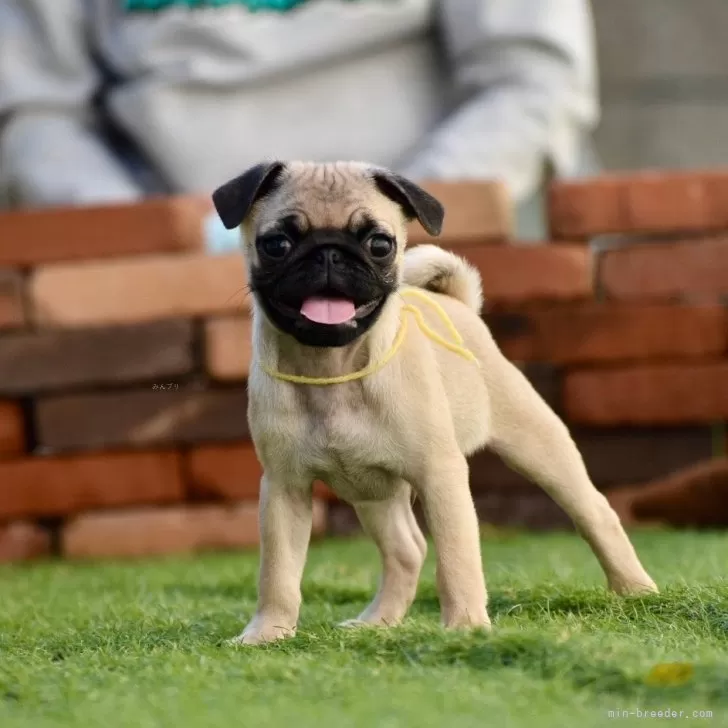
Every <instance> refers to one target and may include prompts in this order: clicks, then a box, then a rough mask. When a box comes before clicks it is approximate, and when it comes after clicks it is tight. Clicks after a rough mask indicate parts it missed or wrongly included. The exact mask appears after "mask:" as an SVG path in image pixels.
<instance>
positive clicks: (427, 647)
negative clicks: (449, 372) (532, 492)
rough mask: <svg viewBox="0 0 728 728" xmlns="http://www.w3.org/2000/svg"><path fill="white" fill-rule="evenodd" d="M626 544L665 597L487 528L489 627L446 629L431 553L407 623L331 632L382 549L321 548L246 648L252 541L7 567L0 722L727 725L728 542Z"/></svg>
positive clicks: (35, 725)
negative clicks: (666, 717) (656, 718)
mask: <svg viewBox="0 0 728 728" xmlns="http://www.w3.org/2000/svg"><path fill="white" fill-rule="evenodd" d="M633 540H634V542H635V545H636V547H637V549H638V551H639V553H640V555H641V557H642V559H643V562H644V563H645V566H646V567H647V569H648V570H649V571H650V572H651V573H652V576H653V577H654V578H655V579H656V580H657V581H658V583H659V585H660V587H661V588H662V589H663V592H662V594H660V595H655V596H650V597H646V598H642V599H626V600H625V599H620V598H618V597H615V596H612V595H610V594H608V593H607V592H606V591H605V590H604V588H603V578H602V575H601V572H600V570H599V568H598V566H597V563H596V560H595V559H594V557H593V556H592V555H591V552H589V550H588V549H587V547H586V546H585V545H584V544H583V543H582V542H581V541H580V540H579V539H578V538H577V537H576V536H573V535H571V534H566V533H564V534H547V535H537V534H532V535H518V534H500V535H498V534H495V535H492V536H489V537H486V538H485V540H484V561H485V565H486V575H487V578H488V584H489V589H490V595H491V601H490V612H491V617H492V618H493V622H494V631H493V633H492V634H491V635H486V634H484V633H470V634H465V633H446V632H445V631H443V630H442V629H441V628H440V627H439V626H438V605H437V597H436V593H435V589H434V586H433V566H432V554H430V556H429V557H428V563H427V566H426V569H425V572H424V574H423V579H422V584H421V588H420V592H419V597H418V599H417V602H416V603H415V605H414V607H413V609H412V612H411V616H410V618H408V620H407V621H406V623H405V624H404V625H403V626H401V627H399V628H396V629H391V630H387V631H376V630H371V629H367V630H356V631H342V630H337V629H334V628H333V626H332V625H333V624H334V623H335V622H336V621H337V620H341V619H344V618H347V617H353V616H355V615H356V614H357V613H358V611H359V610H360V609H361V608H362V607H363V606H364V605H365V603H366V602H367V600H368V598H369V597H370V596H371V594H372V590H373V589H374V588H375V586H376V581H377V576H378V563H377V555H376V552H375V550H374V547H373V546H372V545H371V544H369V543H368V542H366V541H351V542H338V543H337V542H328V543H325V544H320V545H315V546H314V547H312V550H311V553H310V557H309V562H308V566H307V571H306V575H305V579H304V589H303V591H304V606H303V611H302V618H301V622H300V627H299V634H298V636H297V637H296V638H294V639H293V640H290V641H288V642H284V643H279V644H276V645H274V646H269V647H263V648H242V649H234V648H230V647H227V646H225V645H224V640H225V639H226V638H228V637H231V636H233V635H234V634H236V633H237V632H239V630H240V629H241V628H242V626H243V624H244V622H245V620H246V619H247V617H248V616H249V615H250V613H251V610H252V609H253V606H254V599H255V578H256V571H257V555H256V554H254V553H251V554H244V555H240V554H235V555H210V556H205V557H197V558H189V559H174V560H166V561H159V560H158V561H155V562H153V563H144V564H139V563H125V564H112V565H109V564H106V565H103V564H93V565H90V564H85V565H84V564H78V565H69V564H43V565H38V566H35V567H32V568H28V567H25V568H20V567H6V568H4V569H0V726H2V728H21V727H22V728H31V727H32V728H47V727H48V728H49V727H51V726H53V727H54V728H55V727H60V726H83V727H84V728H94V727H95V726H108V727H110V728H122V727H123V728H147V727H151V726H154V727H155V728H156V727H157V726H173V727H174V728H188V727H189V726H201V727H204V728H215V727H216V726H236V727H238V726H239V727H241V728H247V727H248V726H255V727H258V726H279V725H280V726H284V727H286V728H289V727H290V728H308V727H309V726H310V727H311V728H325V727H328V726H335V727H336V728H348V727H350V726H357V727H359V726H362V727H366V728H395V727H400V726H416V727H417V728H427V727H429V726H433V728H434V727H437V728H445V727H447V728H450V727H451V726H454V727H456V728H459V727H460V726H478V727H481V726H496V727H500V726H546V727H549V726H554V728H556V727H558V728H562V727H563V726H608V725H609V726H611V725H645V721H644V719H642V720H639V719H637V718H628V717H627V718H621V719H617V718H610V717H609V712H608V711H635V710H638V709H639V710H653V709H654V710H664V709H666V708H667V709H671V710H676V711H679V710H683V711H685V716H686V717H685V718H683V720H682V721H679V723H680V724H682V725H688V724H689V725H693V724H699V725H710V726H728V580H727V579H726V567H727V566H728V534H721V533H706V534H694V533H667V532H657V531H655V532H643V533H638V534H634V535H633ZM669 662H682V663H690V664H691V665H692V666H693V667H694V672H693V675H692V677H691V678H690V679H689V680H688V682H687V683H684V684H681V685H651V684H649V681H647V680H646V676H647V675H648V674H649V671H650V670H651V669H652V667H653V666H654V665H656V664H659V663H669ZM694 710H703V711H712V713H713V715H712V719H708V718H704V719H702V720H693V719H692V711H694Z"/></svg>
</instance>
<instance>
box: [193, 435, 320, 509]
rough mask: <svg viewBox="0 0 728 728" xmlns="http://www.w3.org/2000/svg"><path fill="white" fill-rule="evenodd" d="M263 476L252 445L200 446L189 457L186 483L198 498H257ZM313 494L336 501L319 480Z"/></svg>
mask: <svg viewBox="0 0 728 728" xmlns="http://www.w3.org/2000/svg"><path fill="white" fill-rule="evenodd" d="M262 475H263V468H262V466H261V465H260V462H259V461H258V457H257V456H256V454H255V449H254V448H253V444H252V442H240V443H235V444H230V445H208V446H206V447H198V448H195V449H194V450H191V451H190V452H189V453H188V454H187V456H186V476H187V481H188V484H189V488H190V492H191V495H192V496H193V497H195V498H205V499H208V498H215V499H223V500H246V499H248V498H253V499H255V498H257V497H258V494H259V489H260V479H261V477H262ZM314 495H315V496H316V497H317V498H322V499H324V500H330V499H332V498H334V495H333V493H332V491H331V490H329V488H327V486H325V485H324V484H323V483H321V482H318V481H317V482H316V483H315V484H314Z"/></svg>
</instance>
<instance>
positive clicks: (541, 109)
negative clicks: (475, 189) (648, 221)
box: [0, 0, 598, 205]
mask: <svg viewBox="0 0 728 728" xmlns="http://www.w3.org/2000/svg"><path fill="white" fill-rule="evenodd" d="M190 4H193V3H190V2H189V0H188V1H187V2H184V0H181V1H179V2H173V1H171V0H167V2H163V3H161V5H163V6H164V7H162V9H159V10H157V11H154V12H149V11H140V10H129V9H126V8H128V6H127V3H125V2H124V0H0V176H1V177H0V179H1V181H2V182H3V183H4V186H5V189H6V190H7V191H8V193H9V194H10V196H11V197H12V198H13V199H14V200H16V201H17V202H19V203H20V204H27V205H53V204H92V203H98V202H106V201H125V200H134V199H138V198H140V197H142V196H144V195H146V194H148V193H150V192H152V191H160V190H163V191H168V192H197V191H200V192H208V191H210V190H211V189H213V188H214V187H215V186H216V185H218V184H220V183H221V182H223V181H225V180H227V179H228V178H230V177H232V176H234V175H236V174H239V173H240V172H241V171H242V170H244V169H245V168H247V167H248V166H250V165H252V164H255V163H256V162H258V161H260V160H262V159H265V158H282V159H288V158H298V159H309V160H314V161H323V160H331V159H360V160H366V161H370V162H373V163H375V164H380V165H384V166H388V167H391V168H393V169H397V170H399V171H401V172H403V173H405V174H409V175H411V176H412V177H414V178H416V179H423V178H438V179H455V178H457V179H472V178H499V179H502V180H504V181H505V182H506V183H507V184H508V186H509V187H510V189H511V192H512V193H513V194H514V195H515V197H516V198H517V199H523V198H525V197H526V196H527V195H529V194H530V193H532V192H533V191H534V189H535V188H536V187H537V186H538V185H539V183H540V181H541V177H542V174H543V170H544V168H545V166H546V165H547V164H549V165H551V166H552V167H553V168H554V170H555V172H556V173H557V174H559V175H564V176H568V175H570V174H573V173H574V172H575V170H576V167H577V165H578V162H579V160H578V158H579V154H580V150H581V149H582V148H583V145H584V140H585V138H586V137H588V135H589V132H590V130H591V129H592V127H593V126H594V124H595V123H596V121H597V118H598V102H597V91H596V79H595V62H594V41H593V29H592V20H591V14H590V8H589V5H588V0H307V1H306V2H302V3H301V4H300V5H299V6H298V7H296V8H294V9H292V10H289V11H287V12H274V11H258V12H251V11H250V10H249V9H247V8H246V7H244V0H237V1H236V0H230V1H229V2H226V0H214V2H213V0H208V1H207V2H205V1H204V0H197V5H203V6H204V5H207V7H202V8H200V7H197V8H190V7H189V5H190ZM102 118H107V119H108V120H110V122H111V123H112V124H113V125H115V126H117V127H118V128H119V129H121V130H123V132H124V134H125V135H126V136H127V137H128V139H130V140H131V142H132V143H133V145H134V146H135V147H136V148H137V149H138V150H139V151H140V154H141V160H142V161H137V162H136V163H135V165H134V166H133V168H132V167H131V166H130V164H129V163H128V161H125V158H124V156H123V155H121V154H120V153H119V152H118V146H117V145H116V144H112V143H110V142H109V141H108V140H107V138H106V135H105V133H103V131H102V127H103V125H102V124H101V123H100V121H99V120H100V119H102ZM149 169H151V170H154V172H155V173H156V175H157V178H158V179H157V180H153V181H150V178H149V176H148V175H147V174H145V171H148V170H149Z"/></svg>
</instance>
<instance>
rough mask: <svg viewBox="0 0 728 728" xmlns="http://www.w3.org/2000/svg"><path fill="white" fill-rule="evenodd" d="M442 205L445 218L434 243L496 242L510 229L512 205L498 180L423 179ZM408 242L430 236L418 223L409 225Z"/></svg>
mask: <svg viewBox="0 0 728 728" xmlns="http://www.w3.org/2000/svg"><path fill="white" fill-rule="evenodd" d="M422 186H423V187H424V188H425V189H426V190H427V191H428V192H429V193H430V194H432V195H434V196H435V197H436V198H437V199H438V200H439V201H440V202H441V203H442V204H443V206H444V207H445V221H444V224H443V228H442V232H441V233H440V236H439V237H438V239H437V244H438V245H442V246H443V247H455V248H457V247H459V246H460V245H467V244H470V243H479V244H482V243H498V242H502V241H504V240H507V239H509V238H510V237H511V235H512V232H513V205H512V202H511V199H510V197H509V195H508V191H507V190H506V188H505V186H504V185H503V184H501V183H500V182H487V181H486V182H434V181H426V182H422ZM408 239H409V242H410V244H411V245H417V244H418V243H431V242H433V239H432V238H431V237H430V236H429V235H428V234H427V233H426V232H425V231H424V230H423V229H422V227H421V226H420V225H419V224H418V223H417V222H413V223H412V224H410V225H409V228H408Z"/></svg>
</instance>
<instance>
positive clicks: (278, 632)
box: [228, 617, 296, 646]
mask: <svg viewBox="0 0 728 728" xmlns="http://www.w3.org/2000/svg"><path fill="white" fill-rule="evenodd" d="M277 622H280V620H270V619H265V618H261V617H255V618H253V619H252V620H251V622H250V624H249V625H248V626H247V627H246V628H245V629H244V630H243V632H242V634H240V635H238V636H237V637H234V638H233V639H231V640H229V641H228V644H229V645H232V646H237V645H261V644H265V643H266V642H275V641H276V640H283V639H288V638H289V637H293V636H294V635H295V634H296V628H295V626H294V627H286V626H284V625H281V624H278V623H277Z"/></svg>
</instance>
